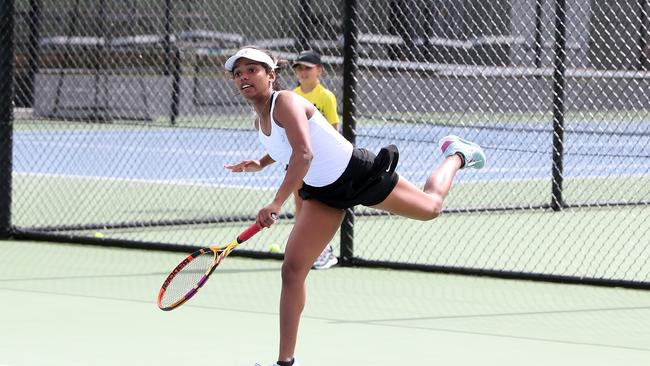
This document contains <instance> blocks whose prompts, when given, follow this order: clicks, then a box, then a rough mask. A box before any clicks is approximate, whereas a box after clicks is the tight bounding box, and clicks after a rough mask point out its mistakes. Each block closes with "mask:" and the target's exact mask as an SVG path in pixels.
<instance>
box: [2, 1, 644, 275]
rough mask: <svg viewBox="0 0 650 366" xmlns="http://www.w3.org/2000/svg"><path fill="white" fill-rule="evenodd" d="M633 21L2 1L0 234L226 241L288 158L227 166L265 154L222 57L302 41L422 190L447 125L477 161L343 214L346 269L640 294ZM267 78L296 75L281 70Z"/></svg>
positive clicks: (638, 70)
mask: <svg viewBox="0 0 650 366" xmlns="http://www.w3.org/2000/svg"><path fill="white" fill-rule="evenodd" d="M649 11H650V5H649V4H648V1H647V0H640V1H639V0H617V1H604V0H591V1H590V0H579V1H570V2H565V1H564V0H554V1H551V0H506V1H488V2H486V1H478V0H463V1H448V0H430V1H426V0H380V1H370V0H347V1H343V0H338V1H336V0H325V1H318V2H317V1H310V0H292V1H283V2H276V1H269V2H253V1H247V0H245V1H211V0H184V1H171V0H166V1H165V0H158V1H135V0H123V1H115V0H84V1H80V0H66V1H63V0H30V1H27V0H23V1H18V2H16V5H15V11H13V12H11V14H7V15H5V16H6V17H10V16H13V20H14V22H15V32H14V34H15V36H14V37H13V43H14V45H15V47H14V48H15V52H14V54H15V57H14V60H15V63H14V65H15V72H13V75H14V89H15V93H14V94H15V98H14V104H15V109H13V113H14V117H15V119H14V122H13V137H6V136H4V135H3V136H2V140H1V141H0V143H2V146H3V148H4V149H6V148H8V149H9V150H12V145H11V142H12V141H13V145H14V146H13V175H12V176H13V181H12V182H11V183H12V184H10V185H9V186H12V189H9V190H8V192H5V194H6V195H7V196H8V197H9V199H11V200H12V204H11V216H10V217H11V221H10V224H11V231H12V232H13V233H14V234H15V235H16V236H19V237H32V238H34V237H42V238H48V239H50V240H52V239H53V238H64V239H65V240H73V241H74V240H77V241H91V242H92V241H95V242H108V243H111V244H120V243H130V244H132V245H138V246H146V245H150V246H152V247H160V246H162V247H165V248H179V247H182V248H185V246H190V245H192V246H193V245H203V244H206V243H211V241H212V240H214V237H212V234H211V233H210V228H211V227H214V226H215V224H217V223H221V224H220V225H225V226H227V225H230V224H228V223H235V224H233V225H232V226H233V232H236V231H237V230H238V229H239V228H240V227H242V226H243V224H242V223H240V222H241V221H246V220H251V219H252V217H253V215H254V213H255V212H257V209H258V208H259V207H261V206H262V205H263V204H265V202H267V201H269V200H270V199H271V197H272V196H273V193H274V191H273V189H274V187H277V185H278V184H279V183H280V181H281V179H282V174H283V170H282V168H281V167H271V168H269V169H266V170H265V171H264V172H262V173H258V174H252V175H248V176H241V175H237V176H236V177H233V176H232V175H231V174H230V175H229V174H227V172H225V171H224V169H223V168H222V165H223V164H224V163H229V162H237V161H239V160H240V159H245V158H257V157H259V156H261V155H262V154H263V151H262V150H261V147H259V146H257V144H256V143H255V141H254V140H255V139H256V138H255V133H254V131H253V128H252V117H251V114H252V111H251V109H250V107H248V106H247V104H246V103H245V101H244V100H243V98H241V97H239V96H236V95H235V92H234V89H233V86H232V82H231V81H230V80H229V77H228V75H226V74H225V72H224V70H223V66H222V65H223V62H224V60H225V58H226V57H228V56H229V55H230V54H232V53H233V52H234V51H235V50H236V49H237V48H238V47H241V46H243V45H249V44H252V45H256V46H259V47H262V48H265V49H268V50H270V51H271V52H272V53H273V54H274V55H276V56H277V57H279V58H283V59H287V60H292V59H294V58H295V57H296V56H297V54H298V53H299V52H300V51H302V50H304V49H309V48H311V49H315V50H317V51H318V52H320V53H321V54H322V55H323V60H324V63H325V73H324V75H323V79H322V83H323V84H324V85H325V86H326V87H328V88H329V89H330V90H332V91H333V92H334V93H335V94H336V95H337V98H338V103H339V112H341V114H342V117H343V118H342V124H343V130H342V133H344V135H345V136H346V137H347V138H350V139H352V140H353V141H355V142H356V144H357V145H359V146H363V147H366V148H368V149H370V150H375V151H378V150H379V148H380V147H382V146H385V145H387V144H389V143H396V144H397V145H398V146H399V148H400V152H401V157H400V158H401V162H400V166H399V167H398V172H399V173H400V174H401V175H402V176H404V177H406V178H408V179H409V180H411V181H412V182H415V183H417V184H420V185H422V184H423V183H424V181H425V180H426V177H427V176H428V174H429V173H430V172H431V169H432V167H434V166H435V165H436V164H437V161H436V159H438V157H437V155H438V150H437V149H438V148H437V146H436V144H437V140H438V139H439V138H440V137H442V136H444V135H447V134H450V133H454V134H458V135H462V136H464V137H466V138H468V139H471V140H474V141H477V142H478V143H480V144H481V145H482V146H483V147H484V148H485V150H486V153H487V155H488V165H487V167H486V168H485V169H483V170H480V171H462V172H461V173H460V174H459V176H458V177H457V184H456V186H455V187H454V189H453V191H452V193H451V194H450V196H449V197H448V200H447V203H446V207H445V212H446V213H447V214H446V215H443V217H441V218H440V219H437V220H435V221H434V222H433V223H416V222H411V221H405V220H402V219H400V218H399V217H396V216H391V215H386V214H382V213H379V212H377V211H374V210H371V209H367V208H362V207H357V208H355V210H354V211H351V212H353V213H354V214H353V215H349V216H348V219H347V220H346V222H345V223H344V226H343V228H342V230H341V238H342V239H341V243H340V244H339V243H338V242H337V243H334V244H335V245H336V246H337V247H339V249H340V250H341V253H342V256H343V258H342V259H343V261H344V262H345V263H356V264H365V265H385V266H396V267H411V268H422V269H437V270H443V271H451V272H464V273H485V274H497V275H505V276H511V275H512V276H523V277H543V278H547V279H562V280H568V281H573V280H580V279H582V280H585V281H590V282H602V283H610V284H611V283H613V284H623V285H629V286H642V287H644V286H645V287H647V286H648V284H650V249H648V248H647V243H649V242H650V221H648V220H647V217H648V214H649V213H650V208H649V207H648V203H649V202H650V200H649V198H650V137H649V136H650V92H649V90H650V71H649V70H648V69H649V68H650V61H649V60H650V46H649V44H650V34H649V33H650V32H649V31H648V30H649V27H650V22H649V20H648V12H649ZM3 23H4V19H3ZM3 37H4V38H1V39H0V42H3V43H5V44H8V43H10V42H11V41H12V40H11V39H7V37H6V36H4V33H3ZM5 70H9V69H8V68H7V69H5ZM282 78H283V79H284V81H285V83H286V84H288V85H289V86H293V85H295V80H296V77H295V76H294V75H293V74H292V71H291V70H290V69H289V70H285V71H283V73H282ZM3 89H4V88H3ZM6 99H7V98H6V97H5V98H4V99H3V102H4V103H5V104H6ZM1 187H3V188H5V187H6V186H5V185H2V186H1ZM5 191H7V189H5ZM5 201H6V200H5ZM285 211H286V212H284V213H283V217H284V218H285V219H284V220H285V222H291V220H292V218H293V214H292V213H293V207H292V204H291V203H290V202H288V203H287V204H286V205H285ZM285 234H286V233H285V232H282V231H280V230H278V231H276V232H274V233H271V232H269V233H268V237H270V238H271V239H269V240H282V237H283V235H285ZM94 236H101V238H95V237H94ZM276 237H277V238H276ZM134 243H136V244H134ZM248 248H249V249H250V251H251V253H257V254H262V253H263V252H264V249H265V246H264V245H263V244H261V243H257V244H256V243H251V244H250V246H249V247H248Z"/></svg>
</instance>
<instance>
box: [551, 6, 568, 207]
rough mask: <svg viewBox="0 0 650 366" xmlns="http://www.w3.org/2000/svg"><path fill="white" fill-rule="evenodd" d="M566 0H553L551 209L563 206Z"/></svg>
mask: <svg viewBox="0 0 650 366" xmlns="http://www.w3.org/2000/svg"><path fill="white" fill-rule="evenodd" d="M565 71H566V0H555V59H554V68H553V166H552V176H553V178H552V179H553V182H552V192H551V193H552V198H551V208H552V209H553V211H561V210H562V208H563V207H564V206H565V202H564V198H563V197H562V183H563V179H564V178H563V158H564V91H565V85H566V77H565Z"/></svg>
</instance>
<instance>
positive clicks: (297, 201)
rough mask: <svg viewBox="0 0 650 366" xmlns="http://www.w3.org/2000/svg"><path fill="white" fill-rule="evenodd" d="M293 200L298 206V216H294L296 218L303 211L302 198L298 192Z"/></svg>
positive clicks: (294, 194) (294, 193)
mask: <svg viewBox="0 0 650 366" xmlns="http://www.w3.org/2000/svg"><path fill="white" fill-rule="evenodd" d="M293 199H294V202H295V204H296V214H295V215H294V216H295V217H298V214H299V213H300V210H301V209H302V201H303V199H302V197H300V194H299V193H298V191H295V192H293Z"/></svg>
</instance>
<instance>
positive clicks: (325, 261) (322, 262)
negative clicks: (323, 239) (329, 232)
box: [311, 244, 339, 269]
mask: <svg viewBox="0 0 650 366" xmlns="http://www.w3.org/2000/svg"><path fill="white" fill-rule="evenodd" d="M338 262H339V259H338V258H336V256H335V255H334V249H332V246H331V245H329V244H327V246H326V247H325V249H323V252H322V253H321V254H320V255H319V256H318V258H316V261H315V262H314V264H313V265H312V266H311V268H313V269H327V268H331V267H333V266H335V265H336V264H337V263H338Z"/></svg>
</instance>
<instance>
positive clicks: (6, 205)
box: [0, 0, 15, 239]
mask: <svg viewBox="0 0 650 366" xmlns="http://www.w3.org/2000/svg"><path fill="white" fill-rule="evenodd" d="M14 16H15V12H14V0H5V1H1V2H0V177H2V178H0V239H7V238H9V237H10V236H11V231H12V230H11V183H12V181H11V173H12V148H13V136H12V134H13V73H14V43H13V42H14Z"/></svg>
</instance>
